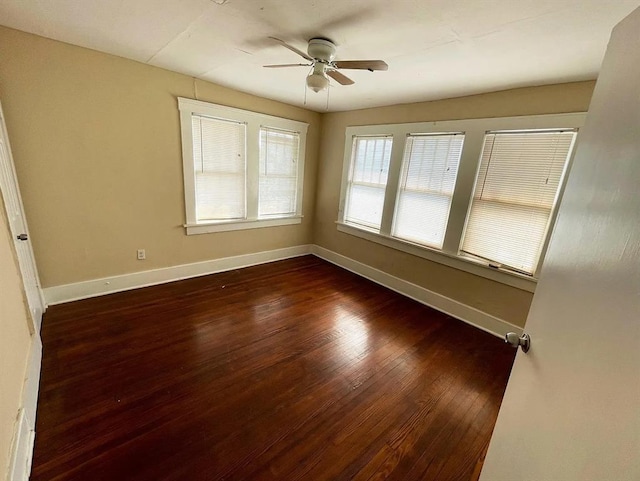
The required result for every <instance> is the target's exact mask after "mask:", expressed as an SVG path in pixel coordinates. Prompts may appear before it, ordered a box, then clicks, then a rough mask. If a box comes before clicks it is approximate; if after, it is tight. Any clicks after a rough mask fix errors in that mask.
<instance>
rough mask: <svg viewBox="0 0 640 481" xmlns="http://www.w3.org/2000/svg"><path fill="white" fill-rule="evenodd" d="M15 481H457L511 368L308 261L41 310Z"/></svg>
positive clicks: (397, 302) (474, 339) (421, 315)
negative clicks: (26, 467)
mask: <svg viewBox="0 0 640 481" xmlns="http://www.w3.org/2000/svg"><path fill="white" fill-rule="evenodd" d="M42 335H43V342H44V359H43V364H42V378H41V387H40V399H39V406H38V418H37V427H36V432H37V436H36V447H35V454H34V462H33V471H32V477H31V479H32V481H41V480H46V481H53V480H63V479H64V480H71V479H73V480H83V481H90V480H91V481H93V480H189V481H191V480H234V481H235V480H279V481H290V480H291V481H293V480H311V481H315V480H352V479H353V480H378V479H389V480H402V481H411V480H422V481H425V480H438V481H446V480H464V481H469V479H470V478H471V477H472V474H473V473H474V471H475V469H476V464H477V462H478V460H479V459H480V458H481V456H482V455H483V452H484V449H485V447H486V445H487V443H488V441H489V438H490V435H491V431H492V429H493V425H494V423H495V419H496V416H497V413H498V408H499V405H500V402H501V399H502V395H503V392H504V388H505V385H506V382H507V377H508V374H509V371H510V369H511V364H512V361H513V357H514V354H515V351H513V350H512V349H511V348H509V347H508V346H506V345H504V343H503V342H502V341H501V340H500V339H498V338H495V337H493V336H491V335H489V334H486V333H484V332H481V331H479V330H477V329H475V328H473V327H470V326H468V325H466V324H464V323H462V322H460V321H457V320H455V319H452V318H450V317H448V316H446V315H444V314H440V313H438V312H436V311H433V310H431V309H429V308H427V307H425V306H423V305H421V304H418V303H416V302H413V301H411V300H409V299H407V298H404V297H402V296H400V295H398V294H396V293H394V292H392V291H389V290H387V289H385V288H382V287H380V286H378V285H376V284H374V283H372V282H369V281H367V280H365V279H362V278H360V277H358V276H356V275H354V274H351V273H349V272H347V271H344V270H342V269H340V268H337V267H335V266H333V265H331V264H328V263H326V262H324V261H322V260H319V259H317V258H315V257H311V256H307V257H302V258H297V259H291V260H287V261H282V262H275V263H271V264H265V265H262V266H256V267H250V268H247V269H242V270H236V271H231V272H226V273H222V274H216V275H211V276H206V277H200V278H197V279H190V280H185V281H180V282H174V283H171V284H165V285H162V286H156V287H149V288H145V289H139V290H135V291H129V292H124V293H120V294H113V295H109V296H104V297H99V298H95V299H89V300H84V301H78V302H72V303H68V304H64V305H59V306H53V307H51V308H49V310H48V311H47V313H46V315H45V318H44V323H43V331H42Z"/></svg>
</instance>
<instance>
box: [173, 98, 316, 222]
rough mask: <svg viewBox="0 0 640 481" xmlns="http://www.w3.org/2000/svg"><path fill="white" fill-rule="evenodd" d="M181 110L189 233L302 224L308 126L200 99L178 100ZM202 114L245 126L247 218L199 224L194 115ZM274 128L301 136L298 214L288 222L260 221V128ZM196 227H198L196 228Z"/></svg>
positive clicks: (186, 211) (296, 121)
mask: <svg viewBox="0 0 640 481" xmlns="http://www.w3.org/2000/svg"><path fill="white" fill-rule="evenodd" d="M178 109H179V111H180V131H181V138H182V171H183V176H184V193H185V217H186V225H185V228H186V232H187V235H190V234H205V233H208V232H224V231H230V230H243V229H251V228H257V227H268V226H272V225H273V226H275V225H287V224H299V223H300V222H301V221H300V219H293V217H300V216H301V215H302V196H303V185H304V167H305V156H306V151H307V131H308V128H309V124H307V123H305V122H300V121H299V120H291V119H286V118H283V117H275V116H273V115H267V114H261V113H259V112H253V111H250V110H242V109H237V108H233V107H227V106H225V105H219V104H212V103H209V102H203V101H200V100H193V99H187V98H183V97H178ZM194 114H196V115H203V116H210V117H214V118H217V119H221V120H229V121H232V122H238V123H240V124H243V125H245V126H246V132H245V182H246V186H245V187H246V192H245V202H246V212H245V215H246V217H247V218H246V219H243V220H240V221H238V220H231V221H220V222H216V223H206V222H200V223H199V222H198V221H197V218H196V189H195V172H194V163H193V162H194V159H193V132H192V116H193V115H194ZM262 127H273V128H276V129H281V130H286V131H289V132H295V133H298V134H299V139H298V140H299V143H298V160H297V164H298V174H297V194H296V211H295V213H294V215H293V216H291V217H290V218H289V219H287V220H284V219H258V204H259V189H258V184H259V178H258V177H259V175H258V170H259V164H260V162H259V157H260V129H261V128H262ZM193 226H197V227H193Z"/></svg>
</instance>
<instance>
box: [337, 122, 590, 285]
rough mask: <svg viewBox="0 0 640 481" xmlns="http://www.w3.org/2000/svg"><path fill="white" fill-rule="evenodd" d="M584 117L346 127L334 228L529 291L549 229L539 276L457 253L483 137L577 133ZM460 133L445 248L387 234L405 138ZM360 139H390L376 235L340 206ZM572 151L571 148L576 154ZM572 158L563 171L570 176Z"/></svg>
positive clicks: (555, 207)
mask: <svg viewBox="0 0 640 481" xmlns="http://www.w3.org/2000/svg"><path fill="white" fill-rule="evenodd" d="M585 118H586V113H584V112H581V113H569V114H553V115H532V116H522V117H500V118H484V119H468V120H449V121H441V122H420V123H406V124H387V125H363V126H351V127H347V129H346V132H345V149H344V159H343V170H342V184H341V189H340V204H339V209H338V220H337V229H338V230H339V231H340V232H343V233H346V234H350V235H355V236H357V237H361V238H364V239H367V240H369V241H372V242H376V243H378V244H382V245H385V246H387V247H391V248H393V249H396V250H399V251H403V252H407V253H409V254H412V255H415V256H418V257H422V258H425V259H428V260H430V261H434V262H438V263H440V264H444V265H447V266H449V267H453V268H455V269H459V270H462V271H465V272H469V273H471V274H475V275H478V276H481V277H484V278H487V279H491V280H494V281H497V282H501V283H503V284H507V285H510V286H513V287H517V288H519V289H523V290H526V291H529V292H533V291H534V290H535V286H536V283H537V275H538V271H539V269H540V266H541V265H542V264H543V260H544V255H545V253H546V248H547V245H548V242H549V237H550V232H551V230H552V229H551V228H550V229H549V232H548V234H547V238H546V239H545V241H544V246H543V249H542V253H541V255H540V261H539V262H538V271H536V272H535V273H534V275H533V276H532V277H530V276H526V275H524V274H520V273H518V272H514V271H511V270H508V269H503V268H496V267H490V266H489V262H485V261H483V260H481V259H475V258H471V257H468V256H463V255H461V254H460V252H459V250H460V244H461V241H462V236H463V233H464V227H465V222H466V219H467V213H468V210H469V208H470V205H471V201H472V196H473V189H474V187H475V180H476V175H477V171H478V167H479V165H480V156H481V153H482V147H483V144H484V136H485V133H486V132H488V131H495V130H529V129H530V130H536V129H549V128H580V127H582V126H583V125H584V121H585ZM449 132H463V133H464V135H465V141H464V147H463V150H462V156H461V158H460V164H459V166H458V177H457V180H456V185H455V189H454V192H453V198H452V202H451V209H450V212H449V221H448V223H447V229H446V232H445V237H444V243H443V246H442V249H441V250H438V249H435V248H429V247H426V246H423V245H419V244H414V243H411V242H408V241H404V240H402V239H398V238H396V237H393V236H392V235H391V229H392V222H393V215H394V209H395V203H396V199H397V194H398V185H399V177H400V171H401V167H402V159H403V155H404V147H405V139H406V137H407V135H409V134H416V133H425V134H428V133H449ZM360 135H392V136H393V147H392V150H391V162H390V166H389V175H388V180H387V188H386V193H385V203H384V208H383V213H382V225H381V227H380V232H379V233H378V232H372V231H371V230H367V229H365V228H363V227H359V226H356V225H355V224H349V223H345V220H344V207H345V198H346V190H347V179H348V173H349V166H350V163H351V145H352V143H353V137H354V136H360ZM574 152H575V149H574ZM571 161H572V159H569V164H568V165H567V168H566V170H565V172H568V171H569V169H570V166H571ZM565 180H566V174H565V176H564V178H563V179H562V182H561V184H560V191H559V193H558V199H560V198H561V197H562V192H563V190H564V183H565ZM558 204H559V201H558V202H556V205H555V206H554V209H553V210H552V213H551V218H550V223H551V224H550V225H551V226H553V224H554V222H555V218H556V215H557V206H558Z"/></svg>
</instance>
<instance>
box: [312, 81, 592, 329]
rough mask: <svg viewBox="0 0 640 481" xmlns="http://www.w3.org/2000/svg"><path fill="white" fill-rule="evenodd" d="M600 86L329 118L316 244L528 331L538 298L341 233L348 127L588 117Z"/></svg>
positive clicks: (479, 97) (500, 95)
mask: <svg viewBox="0 0 640 481" xmlns="http://www.w3.org/2000/svg"><path fill="white" fill-rule="evenodd" d="M594 84H595V82H579V83H571V84H562V85H553V86H546V87H534V88H522V89H515V90H508V91H502V92H495V93H490V94H484V95H474V96H470V97H461V98H455V99H447V100H440V101H434V102H422V103H414V104H406V105H395V106H391V107H381V108H375V109H366V110H358V111H352V112H338V113H332V114H326V115H324V116H323V126H322V137H321V142H320V160H319V169H318V191H317V197H316V222H315V234H314V242H315V243H316V244H318V245H320V246H322V247H325V248H327V249H330V250H333V251H335V252H338V253H340V254H343V255H345V256H347V257H350V258H352V259H355V260H357V261H360V262H363V263H365V264H368V265H370V266H372V267H375V268H377V269H380V270H383V271H385V272H387V273H389V274H392V275H394V276H397V277H400V278H402V279H405V280H408V281H410V282H413V283H415V284H418V285H420V286H422V287H425V288H427V289H430V290H432V291H435V292H437V293H439V294H442V295H445V296H447V297H450V298H452V299H455V300H457V301H460V302H462V303H464V304H467V305H469V306H472V307H475V308H477V309H480V310H481V311H484V312H486V313H488V314H492V315H494V316H496V317H499V318H501V319H504V320H506V321H508V322H511V323H514V324H516V325H520V326H523V325H524V322H525V320H526V316H527V313H528V310H529V305H530V304H531V298H532V294H531V293H529V292H526V291H523V290H520V289H516V288H513V287H509V286H506V285H504V284H501V283H498V282H494V281H490V280H487V279H484V278H482V277H478V276H475V275H472V274H468V273H466V272H463V271H460V270H456V269H453V268H451V267H447V266H444V265H442V264H437V263H435V262H431V261H428V260H425V259H422V258H418V257H415V256H412V255H409V254H405V253H403V252H399V251H397V250H394V249H390V248H388V247H384V246H382V245H379V244H375V243H372V242H369V241H366V240H363V239H360V238H357V237H353V236H351V235H348V234H345V233H341V232H338V231H337V230H336V225H335V221H336V220H337V218H338V203H339V199H340V183H341V175H342V163H343V155H344V135H345V128H346V127H347V126H350V125H373V124H388V123H404V122H423V121H437V120H459V119H472V118H486V117H508V116H520V115H534V114H552V113H564V112H585V111H586V110H587V109H588V107H589V101H590V99H591V94H592V91H593V87H594Z"/></svg>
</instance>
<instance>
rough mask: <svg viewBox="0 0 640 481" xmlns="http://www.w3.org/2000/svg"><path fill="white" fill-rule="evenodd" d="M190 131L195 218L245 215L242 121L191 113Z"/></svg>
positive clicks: (244, 139)
mask: <svg viewBox="0 0 640 481" xmlns="http://www.w3.org/2000/svg"><path fill="white" fill-rule="evenodd" d="M192 132H193V162H194V170H195V191H196V192H195V197H196V219H197V220H198V221H207V220H226V219H243V218H245V216H246V206H245V185H246V147H245V145H246V127H245V124H244V123H240V122H235V121H230V120H223V119H215V118H210V117H204V116H200V115H193V116H192Z"/></svg>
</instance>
